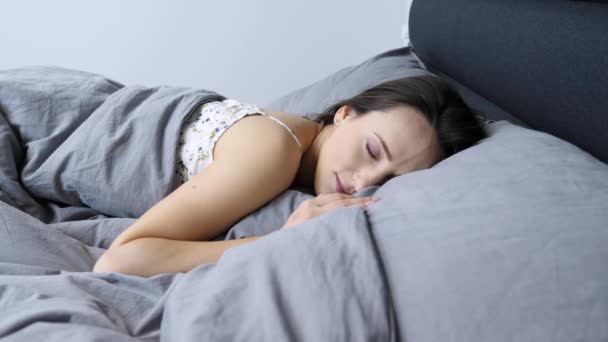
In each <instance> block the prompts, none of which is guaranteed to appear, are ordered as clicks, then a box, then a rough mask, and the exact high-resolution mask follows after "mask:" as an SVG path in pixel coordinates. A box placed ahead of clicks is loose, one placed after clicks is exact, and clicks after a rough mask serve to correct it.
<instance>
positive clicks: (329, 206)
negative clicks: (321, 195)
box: [323, 197, 371, 210]
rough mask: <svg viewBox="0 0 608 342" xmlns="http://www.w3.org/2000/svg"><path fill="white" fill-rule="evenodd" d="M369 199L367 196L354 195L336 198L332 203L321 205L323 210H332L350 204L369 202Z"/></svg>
mask: <svg viewBox="0 0 608 342" xmlns="http://www.w3.org/2000/svg"><path fill="white" fill-rule="evenodd" d="M370 201H371V199H370V198H369V197H355V198H348V199H343V200H337V201H334V202H332V203H329V204H327V205H325V206H324V207H323V209H324V210H333V209H337V208H343V207H349V206H352V205H362V204H365V203H368V202H370Z"/></svg>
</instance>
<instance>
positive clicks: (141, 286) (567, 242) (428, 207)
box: [0, 0, 608, 342]
mask: <svg viewBox="0 0 608 342" xmlns="http://www.w3.org/2000/svg"><path fill="white" fill-rule="evenodd" d="M606 18H608V6H607V5H606V4H603V3H601V2H592V1H587V2H583V1H548V0H544V1H542V0H535V1H531V0H529V1H487V0H466V1H465V0H449V1H448V0H424V1H421V0H416V1H414V2H413V4H412V7H411V12H410V19H409V29H410V34H409V35H410V38H411V43H410V44H407V45H405V46H400V47H395V48H394V49H391V50H389V51H384V52H381V53H379V54H378V55H375V56H372V57H370V58H369V59H367V60H365V61H362V62H361V63H360V64H357V65H353V66H348V67H345V68H343V69H341V70H338V71H336V72H335V73H333V74H331V75H328V76H327V77H326V78H323V79H321V80H319V81H317V82H315V83H313V84H309V85H305V86H302V87H301V88H298V89H296V90H294V91H293V92H290V93H288V94H285V95H283V96H281V97H279V98H277V99H276V100H275V101H272V102H271V103H267V104H261V105H262V107H263V108H268V109H273V110H283V111H288V112H291V113H296V114H299V115H303V116H307V115H309V114H311V113H315V112H318V111H321V110H322V109H324V108H325V107H326V106H328V105H330V104H332V103H333V102H335V101H338V100H340V99H343V98H346V97H349V96H352V95H354V94H356V93H357V92H359V91H361V90H363V89H366V88H368V87H371V86H373V85H375V84H378V83H380V82H382V81H385V80H389V79H394V78H399V77H406V76H417V75H426V74H434V75H438V76H440V77H444V78H446V79H447V80H449V81H450V82H451V83H452V84H453V85H454V87H456V88H457V89H458V90H459V91H460V93H461V94H462V95H463V97H464V98H465V101H466V102H467V103H468V104H469V105H470V106H471V107H473V108H475V109H477V110H479V111H480V112H482V113H483V114H484V116H485V120H486V122H485V123H486V124H485V129H486V131H487V133H488V138H486V139H484V140H482V141H480V142H479V143H478V144H476V145H475V146H472V147H471V148H469V149H467V150H464V151H462V152H459V153H457V154H455V155H453V156H451V157H450V158H447V159H445V160H443V161H442V162H440V163H438V164H437V165H435V166H434V167H432V168H430V169H427V170H421V171H416V172H412V173H408V174H406V175H403V176H399V177H396V178H393V179H391V180H390V181H388V182H387V183H385V184H384V185H382V186H381V187H372V188H367V189H363V190H362V191H360V192H359V193H357V194H355V195H357V196H367V195H370V194H375V195H376V196H378V197H381V198H382V201H380V202H378V203H376V204H373V205H371V206H370V207H369V208H368V209H365V210H364V209H363V208H359V207H348V208H341V209H338V210H335V211H333V212H330V213H327V214H325V215H321V216H318V217H316V218H314V219H312V220H309V221H307V222H304V223H302V224H300V225H298V226H297V227H293V228H292V229H288V230H279V229H278V227H280V226H281V225H282V224H283V223H284V222H285V220H286V219H287V217H288V216H289V214H290V213H291V211H293V210H294V209H295V208H296V207H297V206H298V205H299V203H301V202H302V201H304V200H306V199H308V198H311V197H312V194H311V192H310V190H309V189H297V188H294V189H289V190H287V191H286V192H285V193H283V194H281V195H280V196H277V197H276V198H275V199H273V200H272V201H270V202H269V203H267V204H266V205H265V206H264V207H262V208H260V209H258V210H256V211H255V212H253V213H251V214H250V215H247V216H246V217H244V218H243V219H242V220H240V221H239V222H237V223H236V224H235V225H234V226H233V227H231V228H230V230H228V231H227V232H226V233H224V234H222V235H220V236H218V237H217V238H216V239H238V238H242V237H247V236H252V235H264V237H263V238H261V239H259V240H257V241H255V242H254V243H250V244H245V245H241V246H239V247H236V248H233V249H230V250H228V251H227V252H226V253H224V256H223V257H222V258H221V259H220V260H219V261H218V262H217V263H216V264H203V265H200V266H198V267H197V268H195V269H193V270H192V271H190V272H187V273H167V274H161V275H157V276H154V277H150V278H144V277H137V276H131V275H124V274H117V273H93V272H91V269H92V267H93V265H94V263H95V261H96V260H97V259H98V258H99V257H100V255H101V254H102V253H103V252H104V251H105V249H106V248H108V246H109V245H110V243H111V242H112V240H113V239H114V238H115V237H116V236H117V235H118V234H119V233H120V232H121V231H123V230H124V229H126V228H127V227H128V226H129V225H130V224H132V223H133V222H135V221H136V218H137V217H138V216H140V215H141V214H143V213H144V212H145V211H146V210H147V209H148V208H150V207H151V206H152V205H153V204H155V203H156V202H158V201H159V200H160V199H162V198H163V197H164V196H166V195H167V194H169V193H170V192H171V191H172V190H173V189H174V188H175V187H176V186H177V179H176V177H175V170H174V161H175V158H176V146H177V145H176V140H177V136H178V135H177V132H178V130H179V128H180V126H181V123H182V122H183V120H184V118H185V117H186V115H187V114H188V113H189V112H191V111H192V109H193V108H194V107H196V106H197V105H198V104H200V103H204V102H206V101H212V100H217V99H222V98H223V95H222V94H219V93H217V92H215V91H213V90H210V89H190V88H178V87H173V86H159V87H142V86H125V85H123V84H121V83H120V82H119V80H111V79H108V78H106V77H104V76H103V75H98V74H94V73H91V72H86V71H80V70H72V69H65V68H59V67H53V66H33V67H23V68H18V69H11V70H2V71H0V114H1V115H0V148H1V153H0V338H2V339H3V340H7V341H33V340H44V341H89V340H91V341H92V340H95V341H107V340H111V341H159V340H163V341H191V340H192V341H194V340H203V341H410V342H419V341H552V342H553V341H568V342H570V341H598V342H599V341H608V324H606V322H608V272H607V271H608V268H607V266H606V265H607V264H608V248H607V247H606V246H608V165H607V164H606V163H607V162H608V148H607V147H608V134H606V132H608V117H607V116H606V108H608V96H606V95H608V93H606V88H607V87H606V86H608V61H607V60H606V59H605V56H606V55H608V36H606V34H605V32H608V20H605V19H606ZM168 229H170V227H168Z"/></svg>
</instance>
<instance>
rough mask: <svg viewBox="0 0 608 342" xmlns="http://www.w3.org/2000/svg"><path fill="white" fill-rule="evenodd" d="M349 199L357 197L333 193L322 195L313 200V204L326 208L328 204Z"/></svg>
mask: <svg viewBox="0 0 608 342" xmlns="http://www.w3.org/2000/svg"><path fill="white" fill-rule="evenodd" d="M348 198H357V197H355V196H353V195H348V194H343V193H340V192H333V193H327V194H321V195H319V196H317V197H315V198H313V199H312V202H313V203H314V204H315V205H317V206H324V205H326V204H328V203H332V202H335V201H337V200H341V199H348Z"/></svg>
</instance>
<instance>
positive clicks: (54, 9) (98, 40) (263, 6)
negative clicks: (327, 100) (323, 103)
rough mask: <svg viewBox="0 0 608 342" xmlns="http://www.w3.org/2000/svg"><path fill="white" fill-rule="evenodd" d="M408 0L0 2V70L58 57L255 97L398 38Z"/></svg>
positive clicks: (124, 75)
mask: <svg viewBox="0 0 608 342" xmlns="http://www.w3.org/2000/svg"><path fill="white" fill-rule="evenodd" d="M410 2H411V0H378V1H372V0H368V1H358V0H307V1H285V0H258V1H251V0H249V1H247V0H223V1H213V2H212V1H195V0H164V1H161V0H156V1H143V0H141V1H135V0H131V1H128V0H103V1H99V0H96V1H93V0H91V1H82V0H54V1H45V0H39V1H34V0H3V1H1V2H0V13H1V14H2V19H1V20H0V44H1V45H0V46H1V51H0V69H6V68H12V67H18V66H22V65H34V64H44V65H58V66H63V67H68V68H75V69H81V70H86V71H91V72H95V73H99V74H102V75H104V76H108V77H110V78H113V79H115V80H116V81H119V82H121V83H124V84H142V85H147V86H156V85H173V86H186V87H197V88H205V89H211V90H215V91H218V92H220V93H221V94H223V95H225V96H228V97H233V98H236V99H238V100H240V101H244V102H251V103H256V104H260V105H263V104H265V103H267V102H270V101H271V100H273V99H275V98H276V97H278V96H281V95H283V94H285V93H286V92H288V91H291V90H293V89H296V88H299V87H302V86H304V85H307V84H309V83H311V82H314V81H316V80H318V79H320V78H322V77H324V76H326V75H327V74H329V73H331V72H333V71H335V70H338V69H340V68H342V67H345V66H349V65H353V64H356V63H359V62H361V61H363V60H364V59H366V58H369V57H371V56H372V55H374V54H377V53H380V52H383V51H385V50H388V49H392V48H396V47H400V46H403V44H404V42H403V40H402V34H403V33H402V29H403V24H404V23H405V22H406V20H407V16H406V10H409V4H410Z"/></svg>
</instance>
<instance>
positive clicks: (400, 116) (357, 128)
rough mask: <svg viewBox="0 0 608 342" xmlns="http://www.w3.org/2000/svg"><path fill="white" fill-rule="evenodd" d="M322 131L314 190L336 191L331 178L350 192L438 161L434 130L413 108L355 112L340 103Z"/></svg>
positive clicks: (437, 147) (322, 191) (438, 152)
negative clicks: (332, 119)
mask: <svg viewBox="0 0 608 342" xmlns="http://www.w3.org/2000/svg"><path fill="white" fill-rule="evenodd" d="M325 129H326V130H327V132H323V133H322V134H324V135H325V136H324V137H323V140H322V142H321V144H320V145H321V147H320V150H319V156H318V160H317V165H316V172H315V180H314V188H315V193H317V194H322V193H335V192H337V191H336V185H337V177H339V179H340V182H341V184H342V186H343V188H344V190H345V192H346V193H347V194H353V193H355V192H358V191H360V190H361V189H364V188H367V187H371V186H375V185H382V184H383V183H384V182H386V181H387V180H388V179H390V178H392V177H395V176H398V175H402V174H405V173H408V172H412V171H416V170H422V169H426V168H430V167H431V166H433V165H434V164H436V163H437V162H439V161H440V160H441V159H443V154H442V152H441V148H440V145H439V141H438V139H437V134H436V133H435V130H434V129H433V127H431V125H430V124H429V123H428V121H427V119H426V118H425V117H424V116H423V114H422V113H421V112H419V111H418V110H417V109H415V108H414V107H410V106H406V105H399V106H396V107H393V108H391V109H388V110H385V111H382V112H380V111H371V112H369V113H366V114H365V115H360V116H358V115H357V113H356V112H355V111H354V110H353V109H352V108H351V107H350V106H342V107H340V109H338V111H337V112H336V115H335V116H334V124H333V125H330V126H328V127H325ZM383 142H384V144H383ZM383 145H384V146H386V149H385V148H384V147H383Z"/></svg>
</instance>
